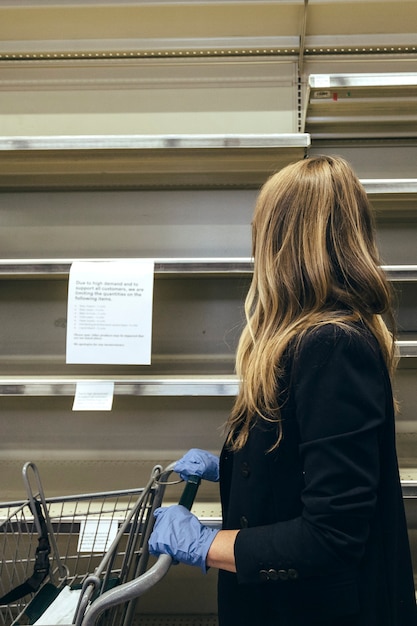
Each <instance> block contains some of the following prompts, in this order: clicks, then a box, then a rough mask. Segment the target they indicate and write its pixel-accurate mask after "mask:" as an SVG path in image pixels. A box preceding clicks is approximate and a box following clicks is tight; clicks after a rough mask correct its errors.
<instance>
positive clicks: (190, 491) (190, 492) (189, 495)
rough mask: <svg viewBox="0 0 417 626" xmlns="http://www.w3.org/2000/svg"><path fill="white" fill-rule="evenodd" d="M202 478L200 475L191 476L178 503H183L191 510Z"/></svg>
mask: <svg viewBox="0 0 417 626" xmlns="http://www.w3.org/2000/svg"><path fill="white" fill-rule="evenodd" d="M200 483H201V478H200V477H199V476H189V477H188V478H187V482H186V484H185V487H184V491H183V492H182V496H181V498H180V500H179V502H178V504H182V506H185V508H186V509H188V510H190V509H191V507H192V506H193V504H194V500H195V497H196V495H197V491H198V487H199V486H200Z"/></svg>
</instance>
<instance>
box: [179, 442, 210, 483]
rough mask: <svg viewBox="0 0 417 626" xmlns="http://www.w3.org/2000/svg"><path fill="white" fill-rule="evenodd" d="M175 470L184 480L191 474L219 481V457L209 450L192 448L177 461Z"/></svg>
mask: <svg viewBox="0 0 417 626" xmlns="http://www.w3.org/2000/svg"><path fill="white" fill-rule="evenodd" d="M174 472H177V474H179V475H180V476H181V478H182V479H183V480H187V478H188V477H189V476H199V477H200V478H205V480H211V481H212V482H217V481H218V480H219V457H218V456H215V455H214V454H211V453H210V452H207V451H206V450H199V449H198V448H192V449H191V450H188V452H186V453H185V454H184V456H183V457H182V458H181V459H180V460H179V461H177V462H176V463H175V465H174Z"/></svg>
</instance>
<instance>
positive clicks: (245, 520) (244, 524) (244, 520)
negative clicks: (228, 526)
mask: <svg viewBox="0 0 417 626" xmlns="http://www.w3.org/2000/svg"><path fill="white" fill-rule="evenodd" d="M240 527H241V528H248V527H249V522H248V518H247V517H245V516H244V515H242V517H241V518H240Z"/></svg>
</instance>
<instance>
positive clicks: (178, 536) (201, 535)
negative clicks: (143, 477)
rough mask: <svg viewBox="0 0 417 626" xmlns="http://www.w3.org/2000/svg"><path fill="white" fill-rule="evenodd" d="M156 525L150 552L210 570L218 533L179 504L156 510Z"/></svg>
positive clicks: (204, 570) (150, 540) (150, 542)
mask: <svg viewBox="0 0 417 626" xmlns="http://www.w3.org/2000/svg"><path fill="white" fill-rule="evenodd" d="M154 515H155V519H156V521H155V526H154V529H153V531H152V534H151V536H150V538H149V552H150V553H151V554H153V555H158V554H168V555H169V556H170V557H172V558H173V559H174V560H175V561H179V562H180V563H185V564H186V565H198V566H199V567H200V568H201V569H202V571H203V573H204V574H205V573H206V572H207V566H206V557H207V552H208V551H209V548H210V546H211V544H212V542H213V540H214V538H215V536H216V535H217V533H218V532H219V531H218V529H214V528H208V527H207V526H203V524H201V523H200V522H199V520H198V518H197V517H196V516H195V515H193V513H190V511H189V510H188V509H186V508H185V507H184V506H181V505H180V504H174V505H173V506H169V507H165V508H163V507H160V508H158V509H156V510H155V513H154Z"/></svg>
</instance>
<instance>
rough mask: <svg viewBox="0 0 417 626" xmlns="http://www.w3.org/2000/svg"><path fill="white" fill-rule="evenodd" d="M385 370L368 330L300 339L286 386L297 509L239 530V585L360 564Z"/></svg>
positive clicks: (325, 330)
mask: <svg viewBox="0 0 417 626" xmlns="http://www.w3.org/2000/svg"><path fill="white" fill-rule="evenodd" d="M383 368H384V364H383V362H382V359H381V357H380V355H379V352H378V348H377V346H376V345H375V342H374V341H373V338H371V337H368V335H367V334H366V335H364V334H363V333H359V332H353V333H352V332H348V331H346V330H343V329H340V328H336V327H330V326H325V327H322V328H321V329H320V330H318V331H314V332H312V333H311V334H310V335H309V336H307V338H305V339H304V341H303V343H302V346H301V348H300V350H299V353H298V356H297V358H296V359H295V365H294V369H293V377H292V383H291V386H292V389H293V394H294V400H295V411H296V419H297V422H298V425H299V430H300V447H299V454H300V458H301V461H302V467H303V473H304V481H305V482H304V489H303V491H302V494H301V498H302V513H301V515H300V516H299V517H297V518H295V519H291V520H288V521H283V522H278V523H275V524H272V525H268V526H261V527H255V528H247V529H243V530H241V531H240V532H239V534H238V536H237V539H236V543H235V558H236V566H237V576H238V580H239V582H241V583H256V582H260V581H261V580H262V576H260V573H262V572H264V573H265V572H268V571H273V572H284V573H285V572H290V573H292V574H293V575H294V576H296V577H297V578H306V577H311V576H320V575H329V574H330V575H331V574H332V572H341V571H343V570H349V569H350V568H352V567H353V568H354V567H355V565H357V564H358V562H359V560H360V559H361V557H362V555H363V552H364V547H365V544H366V541H367V538H368V534H369V529H370V521H371V518H372V515H373V513H374V511H375V506H376V500H377V490H378V486H379V468H380V462H381V459H380V458H379V445H378V438H379V431H380V427H381V425H382V424H383V422H384V420H385V415H386V402H387V397H386V396H387V394H386V385H385V378H384V371H383ZM382 462H383V461H382Z"/></svg>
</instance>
